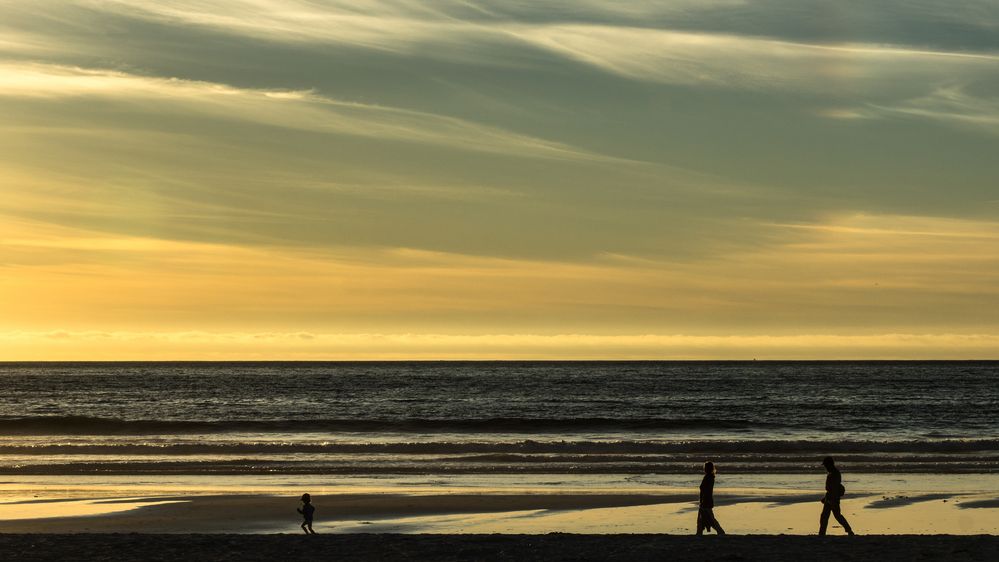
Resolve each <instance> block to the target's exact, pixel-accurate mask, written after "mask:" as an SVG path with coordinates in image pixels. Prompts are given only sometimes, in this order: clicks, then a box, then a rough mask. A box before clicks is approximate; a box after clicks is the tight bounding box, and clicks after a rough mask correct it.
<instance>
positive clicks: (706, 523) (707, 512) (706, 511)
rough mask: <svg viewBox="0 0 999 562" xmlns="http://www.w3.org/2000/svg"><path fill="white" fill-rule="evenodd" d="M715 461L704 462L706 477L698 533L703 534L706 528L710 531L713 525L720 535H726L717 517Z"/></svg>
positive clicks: (699, 513) (703, 483) (702, 486)
mask: <svg viewBox="0 0 999 562" xmlns="http://www.w3.org/2000/svg"><path fill="white" fill-rule="evenodd" d="M714 494H715V463H713V462H710V461H709V462H706V463H704V479H703V480H701V505H700V507H699V508H698V509H697V534H698V535H700V534H703V533H704V531H705V530H707V531H708V532H709V533H710V532H711V529H712V527H713V528H714V530H715V532H717V533H718V534H719V535H724V534H725V530H724V529H722V528H721V525H719V524H718V520H717V519H715V511H714V508H715V495H714Z"/></svg>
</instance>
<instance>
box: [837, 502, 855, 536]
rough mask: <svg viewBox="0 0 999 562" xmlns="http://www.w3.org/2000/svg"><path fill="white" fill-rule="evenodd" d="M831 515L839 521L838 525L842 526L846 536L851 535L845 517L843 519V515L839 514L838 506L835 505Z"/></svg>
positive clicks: (851, 530)
mask: <svg viewBox="0 0 999 562" xmlns="http://www.w3.org/2000/svg"><path fill="white" fill-rule="evenodd" d="M832 513H833V516H834V517H835V518H836V521H839V524H840V525H842V526H843V530H845V531H846V534H848V535H852V534H853V529H851V528H850V524H849V523H848V522H847V521H846V517H843V514H842V513H841V512H840V510H839V504H836V507H834V508H833V510H832Z"/></svg>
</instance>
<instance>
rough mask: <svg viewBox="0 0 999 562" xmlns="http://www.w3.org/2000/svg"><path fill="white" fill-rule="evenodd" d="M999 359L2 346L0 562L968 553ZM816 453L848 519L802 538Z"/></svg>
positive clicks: (979, 508) (989, 462)
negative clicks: (516, 357) (52, 352)
mask: <svg viewBox="0 0 999 562" xmlns="http://www.w3.org/2000/svg"><path fill="white" fill-rule="evenodd" d="M996 368H997V365H996V364H995V363H973V362H969V363H946V364H937V363H918V364H912V363H900V362H887V363H870V362H843V363H766V364H763V363H724V362H705V363H668V362H658V363H657V362H637V363H628V362H623V363H606V362H594V363H545V362H525V363H489V362H484V363H454V364H451V363H449V364H431V363H412V362H410V363H374V364H360V363H358V364H349V363H314V364H313V363H309V364H272V363H261V364H235V363H210V364H171V363H141V364H112V363H105V364H98V363H93V364H82V365H77V364H46V365H40V364H26V365H17V364H8V365H6V366H4V367H3V368H2V369H0V370H2V372H3V376H4V380H5V382H6V383H7V388H6V390H7V392H6V394H5V395H3V396H0V411H2V412H3V414H2V415H0V429H2V430H3V431H2V432H0V539H2V540H0V545H2V546H0V556H2V557H3V558H12V559H18V558H24V557H25V556H26V555H27V554H29V553H30V552H32V549H35V551H37V552H43V551H44V552H45V553H46V554H45V555H46V556H63V555H64V554H65V555H66V556H67V557H68V558H82V559H95V560H113V559H134V558H144V559H151V560H156V559H177V558H187V559H192V560H198V559H212V560H225V559H240V560H252V559H272V558H276V557H277V558H289V557H297V556H308V557H320V558H321V557H325V556H326V555H327V553H334V555H335V556H336V557H347V556H349V557H354V558H358V559H393V560H395V559H403V560H405V559H413V560H438V559H440V560H467V559H496V560H533V559H537V560H541V559H545V560H566V559H574V560H581V559H608V558H610V559H615V558H616V559H621V560H642V559H658V558H661V557H664V556H667V555H668V556H670V557H672V558H674V559H699V560H703V559H726V558H727V559H733V560H737V559H743V560H753V559H757V560H782V559H787V560H791V559H794V560H802V559H813V558H815V557H816V556H818V555H819V553H829V556H830V557H833V558H839V559H844V560H850V559H855V560H867V559H877V558H880V559H888V560H892V559H899V560H901V559H906V560H908V559H940V560H954V559H989V558H990V557H993V556H992V553H994V551H995V548H996V546H995V545H996V539H995V535H996V533H997V531H999V433H997V432H996V426H995V420H994V418H993V417H992V416H991V415H990V412H991V410H990V407H991V406H990V405H991V404H994V403H995V400H996V399H997V395H996V388H995V385H994V384H993V381H994V377H995V374H996ZM707 378H710V379H712V380H715V381H717V382H718V383H719V384H720V387H719V389H718V390H717V391H714V392H705V391H704V388H703V381H704V380H705V379H707ZM945 387H946V388H948V389H949V390H948V393H947V394H945V393H943V392H942V389H943V388H945ZM39 397H44V399H40V398H39ZM972 405H976V408H975V409H974V410H972V411H969V408H970V407H971V406H972ZM830 454H831V455H834V456H835V457H836V460H837V466H839V467H840V469H841V470H842V477H843V484H844V485H845V487H846V490H847V492H846V495H845V496H844V497H843V499H842V501H841V505H842V512H843V514H844V515H845V516H846V518H847V519H848V520H849V522H850V524H851V525H852V527H853V529H854V530H855V531H856V532H857V533H858V535H859V536H857V537H846V536H844V535H845V533H844V530H843V528H841V527H840V525H839V524H838V523H836V522H831V525H830V528H829V534H830V535H832V536H830V537H827V538H825V539H822V538H819V537H816V536H815V535H816V534H817V531H818V523H819V521H818V520H819V514H820V512H821V510H822V504H821V503H820V502H819V500H820V499H821V498H822V496H823V494H824V483H825V478H826V471H825V469H824V468H823V466H822V464H821V461H822V459H823V457H824V456H826V455H830ZM705 460H712V461H714V463H715V467H716V468H717V474H716V482H715V486H714V506H715V507H714V514H715V516H716V517H717V519H718V521H719V522H720V523H721V524H722V526H723V527H724V529H725V530H726V531H727V533H728V536H725V537H717V536H707V537H699V538H695V537H692V536H691V535H693V533H694V529H695V521H696V517H697V510H698V501H699V497H698V484H699V483H700V481H701V477H702V476H703V474H704V472H703V466H704V465H703V463H704V461H705ZM303 493H309V494H311V496H312V499H313V505H314V506H315V508H316V515H315V524H314V528H315V530H316V532H317V533H318V536H315V537H306V536H304V534H303V533H302V530H301V529H300V528H299V525H300V523H301V522H302V519H301V516H300V515H299V514H298V513H296V508H299V507H300V506H301V504H300V502H299V498H300V497H301V495H302V494H303ZM116 557H117V558H116ZM157 557H159V558H157Z"/></svg>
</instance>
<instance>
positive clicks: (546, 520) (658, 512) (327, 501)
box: [0, 490, 999, 535]
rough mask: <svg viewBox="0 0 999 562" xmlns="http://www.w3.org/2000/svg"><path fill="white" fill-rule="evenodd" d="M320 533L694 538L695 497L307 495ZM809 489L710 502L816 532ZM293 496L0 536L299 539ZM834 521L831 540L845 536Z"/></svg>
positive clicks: (743, 528) (52, 524) (865, 503)
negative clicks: (216, 535)
mask: <svg viewBox="0 0 999 562" xmlns="http://www.w3.org/2000/svg"><path fill="white" fill-rule="evenodd" d="M856 496H858V497H853V498H851V499H849V500H844V501H843V513H844V515H846V517H847V518H848V519H849V520H850V522H851V524H852V525H853V527H854V529H855V530H856V531H857V532H858V533H859V534H861V535H873V534H879V535H910V534H921V535H944V534H949V535H978V534H989V535H992V534H996V533H997V532H999V507H996V500H997V499H999V498H997V497H996V496H995V495H994V494H984V495H983V494H941V493H933V494H913V495H898V496H879V495H871V494H868V495H856ZM313 499H314V504H315V505H316V521H315V529H316V531H318V532H319V533H321V534H331V533H336V534H355V533H381V534H396V533H410V534H415V533H436V534H491V533H509V534H538V535H541V534H545V533H552V532H560V533H574V534H625V533H627V534H657V533H663V534H672V535H686V534H690V533H692V532H693V527H694V522H695V519H696V513H697V504H696V496H693V495H692V494H691V493H689V492H684V491H677V492H675V493H661V494H636V493H619V494H615V493H589V494H585V493H509V492H498V491H494V492H492V493H483V492H480V493H437V494H433V493H430V494H413V493H408V494H407V493H344V494H329V495H323V494H315V493H314V494H313ZM817 499H818V496H817V495H816V494H815V493H809V492H798V493H783V494H768V493H762V492H761V491H756V493H753V491H749V490H747V491H745V492H744V493H729V494H720V495H717V496H716V507H715V515H716V516H717V517H718V519H719V521H720V522H721V523H722V525H723V526H724V527H725V529H726V530H727V531H728V532H729V533H730V534H731V535H767V534H773V535H778V534H784V535H812V534H815V532H816V531H817V528H818V517H819V513H820V511H821V504H820V503H819V502H818V501H817ZM299 505H300V504H299V502H298V497H297V496H290V495H286V494H274V495H267V494H226V495H217V494H216V495H207V494H206V495H197V494H187V495H156V496H144V497H136V496H132V497H124V496H118V497H107V496H105V497H94V496H89V497H83V498H80V497H76V498H62V499H59V498H50V497H44V495H43V496H41V497H22V498H20V499H15V498H7V499H5V500H3V501H0V533H227V534H228V533H233V534H240V533H295V532H298V531H299V528H298V525H299V523H300V522H301V516H300V515H298V514H297V513H296V512H295V509H296V507H298V506H299ZM842 532H843V531H842V529H840V528H839V526H838V524H836V523H835V522H832V523H831V527H830V534H833V535H835V534H842Z"/></svg>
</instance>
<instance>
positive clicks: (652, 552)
mask: <svg viewBox="0 0 999 562" xmlns="http://www.w3.org/2000/svg"><path fill="white" fill-rule="evenodd" d="M0 557H2V558H4V559H8V560H27V559H47V560H95V561H113V560H148V561H160V560H163V561H166V560H189V561H195V560H240V561H247V560H323V559H337V560H440V561H445V562H446V561H459V560H460V561H464V560H499V561H532V560H538V561H541V560H544V561H553V560H554V561H559V560H622V561H623V560H628V561H644V560H767V561H777V562H780V561H785V560H786V561H793V562H800V561H801V560H818V559H825V560H891V561H894V560H952V561H954V560H956V561H962V560H999V537H995V536H963V537H957V536H927V535H919V536H902V535H900V536H890V537H888V536H869V537H841V536H839V537H794V536H725V537H716V536H705V537H692V536H669V535H572V534H549V535H396V534H388V535H386V534H349V535H313V536H304V535H300V536H296V535H180V534H175V535H149V534H74V535H65V534H64V535H51V534H30V535H2V534H0Z"/></svg>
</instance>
